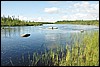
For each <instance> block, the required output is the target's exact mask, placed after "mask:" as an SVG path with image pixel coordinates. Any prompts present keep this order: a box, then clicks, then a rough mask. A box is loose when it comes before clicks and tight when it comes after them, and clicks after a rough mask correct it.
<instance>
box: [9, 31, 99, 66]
mask: <svg viewBox="0 0 100 67" xmlns="http://www.w3.org/2000/svg"><path fill="white" fill-rule="evenodd" d="M81 37H82V39H81V41H82V42H81V43H80V42H79V41H78V40H77V39H75V42H74V43H73V45H72V46H69V45H66V49H63V47H61V46H58V48H56V49H50V50H49V51H45V52H44V53H42V52H41V53H38V52H35V53H33V55H32V56H30V54H29V53H28V57H27V60H25V56H24V55H22V57H21V58H20V59H22V61H20V63H21V64H22V63H23V64H22V65H24V66H25V63H27V64H28V66H98V65H99V32H98V31H96V32H91V34H90V33H85V35H81V34H80V38H81ZM73 38H74V37H73ZM76 38H77V37H76ZM10 63H11V65H15V64H14V62H13V60H10ZM26 66H27V65H26Z"/></svg>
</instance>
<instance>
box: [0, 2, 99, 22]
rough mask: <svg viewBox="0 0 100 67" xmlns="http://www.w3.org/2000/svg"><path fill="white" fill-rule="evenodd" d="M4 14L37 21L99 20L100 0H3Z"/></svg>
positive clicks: (2, 9) (2, 10) (2, 8)
mask: <svg viewBox="0 0 100 67" xmlns="http://www.w3.org/2000/svg"><path fill="white" fill-rule="evenodd" d="M3 15H4V16H6V17H8V15H9V16H10V17H12V16H15V18H18V16H19V19H20V20H26V21H35V22H56V21H62V20H96V19H97V20H99V1H1V17H2V16H3Z"/></svg>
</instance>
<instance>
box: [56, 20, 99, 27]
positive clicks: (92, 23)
mask: <svg viewBox="0 0 100 67" xmlns="http://www.w3.org/2000/svg"><path fill="white" fill-rule="evenodd" d="M55 24H81V25H96V26H99V21H98V20H75V21H66V20H64V21H57V22H55Z"/></svg>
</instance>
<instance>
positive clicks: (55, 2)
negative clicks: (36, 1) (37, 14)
mask: <svg viewBox="0 0 100 67" xmlns="http://www.w3.org/2000/svg"><path fill="white" fill-rule="evenodd" d="M48 2H49V3H58V2H59V1H48Z"/></svg>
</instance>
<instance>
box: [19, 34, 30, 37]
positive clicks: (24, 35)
mask: <svg viewBox="0 0 100 67" xmlns="http://www.w3.org/2000/svg"><path fill="white" fill-rule="evenodd" d="M21 36H22V37H28V36H30V34H22V35H21Z"/></svg>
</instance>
